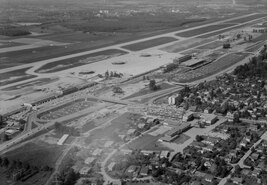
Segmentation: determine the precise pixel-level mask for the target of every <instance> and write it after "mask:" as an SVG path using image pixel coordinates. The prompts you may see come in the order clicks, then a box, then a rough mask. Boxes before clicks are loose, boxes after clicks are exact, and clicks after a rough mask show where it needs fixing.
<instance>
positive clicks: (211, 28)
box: [176, 24, 234, 37]
mask: <svg viewBox="0 0 267 185" xmlns="http://www.w3.org/2000/svg"><path fill="white" fill-rule="evenodd" d="M230 26H234V25H233V24H215V25H210V26H205V27H202V28H196V29H193V30H189V31H184V32H180V33H177V34H176V35H177V36H180V37H193V36H196V35H201V34H204V33H207V32H212V31H216V30H219V29H224V28H227V27H230Z"/></svg>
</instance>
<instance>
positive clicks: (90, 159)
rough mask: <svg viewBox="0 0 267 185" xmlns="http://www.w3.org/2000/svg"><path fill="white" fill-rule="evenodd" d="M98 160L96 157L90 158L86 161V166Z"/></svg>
mask: <svg viewBox="0 0 267 185" xmlns="http://www.w3.org/2000/svg"><path fill="white" fill-rule="evenodd" d="M95 160H96V159H95V158H94V157H88V158H87V159H85V161H84V163H85V164H88V165H90V164H92V163H93V162H94V161H95Z"/></svg>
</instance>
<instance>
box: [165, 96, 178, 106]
mask: <svg viewBox="0 0 267 185" xmlns="http://www.w3.org/2000/svg"><path fill="white" fill-rule="evenodd" d="M178 97H179V95H177V94H176V95H172V96H170V97H169V98H168V103H169V105H175V104H176V103H177V99H178Z"/></svg>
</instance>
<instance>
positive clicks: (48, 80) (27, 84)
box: [2, 78, 58, 91]
mask: <svg viewBox="0 0 267 185" xmlns="http://www.w3.org/2000/svg"><path fill="white" fill-rule="evenodd" d="M56 81H58V78H54V79H52V78H40V79H38V80H32V81H29V82H25V83H21V84H19V85H14V86H10V87H7V88H4V89H2V90H3V91H14V90H20V89H23V88H27V87H33V86H35V87H36V86H41V85H46V84H49V83H52V82H56Z"/></svg>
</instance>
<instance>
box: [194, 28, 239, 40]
mask: <svg viewBox="0 0 267 185" xmlns="http://www.w3.org/2000/svg"><path fill="white" fill-rule="evenodd" d="M242 27H244V25H238V26H235V27H233V28H226V29H223V30H219V31H215V32H212V33H207V34H204V35H200V36H198V37H197V38H203V39H205V38H209V37H213V36H217V35H220V34H223V33H225V32H228V31H231V30H236V29H239V28H242Z"/></svg>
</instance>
